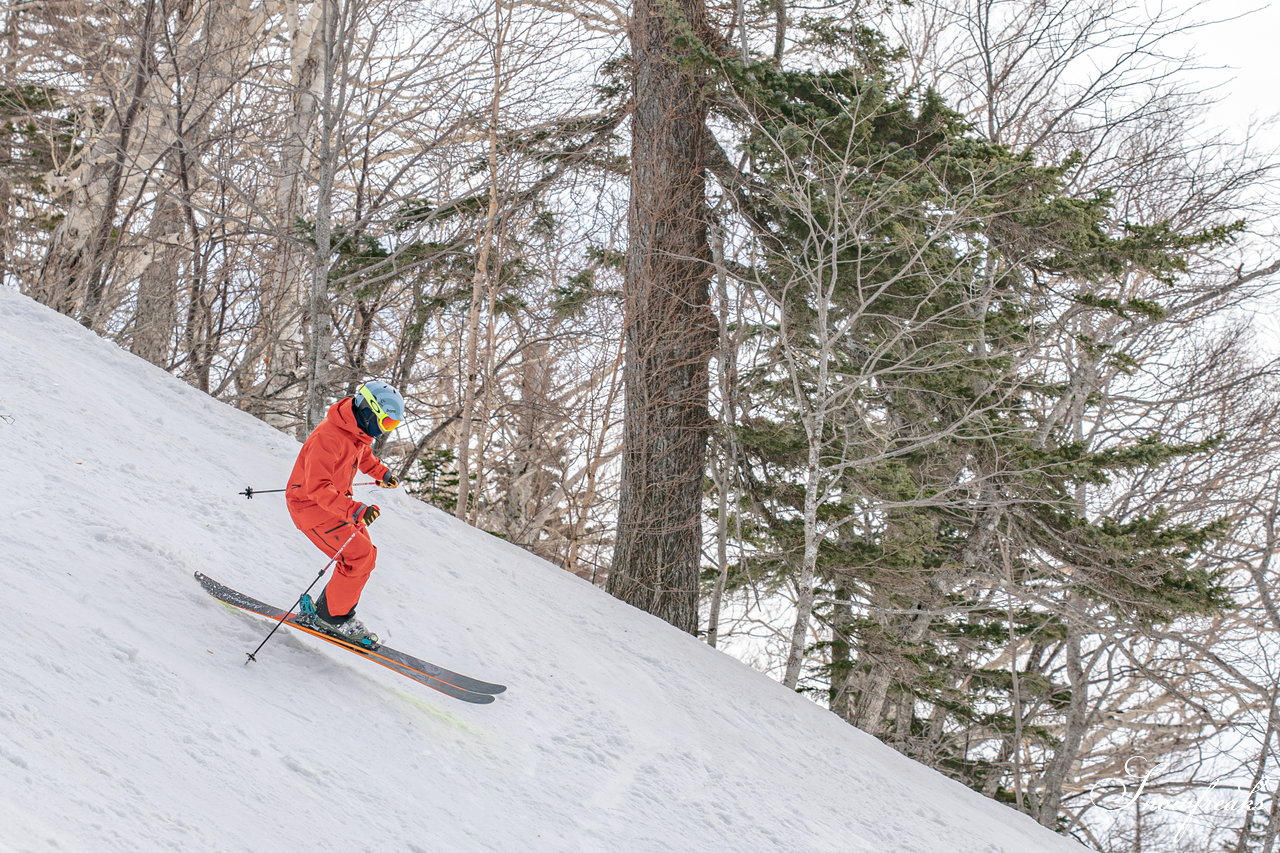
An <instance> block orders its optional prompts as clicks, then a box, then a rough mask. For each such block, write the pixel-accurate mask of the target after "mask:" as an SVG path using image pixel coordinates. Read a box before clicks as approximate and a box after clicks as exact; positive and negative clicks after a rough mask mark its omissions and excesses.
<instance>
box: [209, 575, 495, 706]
mask: <svg viewBox="0 0 1280 853" xmlns="http://www.w3.org/2000/svg"><path fill="white" fill-rule="evenodd" d="M195 575H196V580H197V581H199V582H200V585H201V586H202V587H204V590H205V592H207V593H209V594H210V595H212V596H213V597H214V598H216V599H218V600H219V601H222V602H225V603H227V604H230V605H232V606H233V607H238V608H240V609H241V610H244V611H247V612H249V613H256V614H257V615H259V616H265V617H266V618H268V619H271V620H274V621H276V622H280V621H282V620H283V624H285V625H288V626H289V627H291V628H294V629H296V630H298V631H302V632H303V633H306V634H310V635H311V636H313V637H319V638H320V639H321V640H324V641H325V642H327V643H331V644H332V645H335V646H338V647H339V648H343V649H346V650H347V651H349V652H352V653H354V654H357V655H359V656H360V657H363V658H368V659H369V660H371V661H373V662H374V663H376V664H379V665H380V666H384V667H386V668H387V669H389V670H392V671H393V672H398V673H400V674H401V675H403V676H405V677H406V678H411V679H413V680H414V681H417V682H418V683H420V684H425V685H426V686H427V687H430V688H431V689H433V690H437V691H439V692H441V693H444V694H445V695H447V696H452V697H453V698H455V699H461V700H462V701H463V702H471V703H473V704H476V705H486V704H488V703H490V702H492V701H494V696H495V695H496V694H499V693H502V692H503V691H505V690H506V689H507V688H506V686H505V685H502V684H495V683H493V682H491V681H481V680H480V679H478V678H472V677H471V676H468V675H463V674H461V673H458V672H453V671H452V670H448V669H445V668H444V667H442V666H437V665H436V664H433V663H428V662H427V661H424V660H420V659H418V658H416V657H414V656H413V655H409V654H405V653H404V652H402V651H399V650H397V649H393V648H390V647H389V646H384V645H378V646H375V647H373V648H366V647H364V646H360V645H357V644H355V643H352V642H349V641H347V640H345V639H343V638H341V637H336V636H334V635H332V634H329V633H326V632H324V631H320V630H317V629H316V628H313V627H310V626H308V625H305V624H303V623H302V622H300V621H298V616H299V614H296V613H291V612H290V613H286V612H285V611H284V610H281V609H280V608H278V607H273V606H272V605H270V604H265V603H263V602H261V601H258V600H257V599H256V598H251V597H250V596H247V595H245V594H244V593H242V592H239V591H238V590H234V589H232V588H231V587H229V586H226V585H224V584H220V583H218V582H217V581H215V580H213V579H212V578H210V577H208V576H207V575H205V574H203V573H201V572H196V573H195ZM248 658H249V660H250V661H252V660H256V658H255V657H254V656H253V654H252V653H250V654H249V655H248Z"/></svg>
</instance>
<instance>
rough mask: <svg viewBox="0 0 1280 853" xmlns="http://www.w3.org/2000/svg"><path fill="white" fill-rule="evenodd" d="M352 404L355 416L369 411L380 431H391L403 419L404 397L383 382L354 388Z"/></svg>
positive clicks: (369, 383) (368, 383) (367, 383)
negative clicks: (354, 393) (354, 394)
mask: <svg viewBox="0 0 1280 853" xmlns="http://www.w3.org/2000/svg"><path fill="white" fill-rule="evenodd" d="M353 405H354V406H355V409H356V415H357V416H359V415H361V414H363V413H364V412H365V411H367V412H369V413H370V414H371V415H372V416H373V418H372V419H373V420H374V421H375V422H376V423H377V425H378V429H380V430H381V431H382V432H391V431H392V430H393V429H395V428H396V427H398V426H400V422H401V421H403V420H404V397H401V396H400V392H399V391H397V390H396V389H394V388H392V387H391V386H390V385H388V384H387V383H385V382H366V383H365V384H363V385H361V386H360V387H359V388H357V389H356V396H355V398H354V402H353Z"/></svg>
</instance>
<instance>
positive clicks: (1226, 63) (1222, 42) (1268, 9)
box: [1193, 0, 1280, 144]
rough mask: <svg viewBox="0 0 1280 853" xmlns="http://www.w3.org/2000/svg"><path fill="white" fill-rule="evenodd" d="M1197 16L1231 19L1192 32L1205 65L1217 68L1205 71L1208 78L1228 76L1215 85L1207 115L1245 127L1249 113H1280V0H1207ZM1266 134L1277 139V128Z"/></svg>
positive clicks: (1279, 139) (1262, 115) (1263, 115)
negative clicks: (1215, 97) (1213, 101)
mask: <svg viewBox="0 0 1280 853" xmlns="http://www.w3.org/2000/svg"><path fill="white" fill-rule="evenodd" d="M1251 10H1253V11H1251ZM1246 13H1249V14H1246ZM1200 16H1201V17H1206V18H1213V19H1225V18H1234V20H1227V21H1224V22H1223V23H1219V24H1214V25H1212V26H1210V27H1206V28H1204V29H1201V30H1198V31H1197V32H1196V38H1195V41H1194V47H1193V49H1195V50H1196V51H1197V52H1198V53H1200V54H1201V56H1202V58H1203V60H1204V62H1205V64H1206V65H1210V66H1218V67H1219V68H1220V70H1215V71H1206V77H1207V78H1208V79H1211V80H1212V81H1214V82H1220V81H1221V82H1226V81H1231V82H1230V83H1228V84H1227V85H1226V86H1224V87H1223V88H1222V89H1220V90H1219V93H1220V94H1221V96H1222V97H1221V100H1220V101H1219V102H1218V104H1217V105H1216V106H1215V107H1214V108H1213V109H1212V111H1211V114H1210V118H1211V119H1212V120H1213V121H1214V122H1215V123H1218V124H1223V125H1229V126H1235V127H1244V126H1247V124H1248V122H1249V120H1250V118H1266V117H1270V116H1272V115H1275V114H1276V113H1278V112H1280V3H1272V2H1266V0H1207V2H1204V3H1202V4H1201V6H1200ZM1268 136H1269V137H1270V138H1271V139H1272V140H1275V141H1276V142H1277V143H1278V144H1280V132H1278V129H1276V128H1272V129H1270V131H1269V133H1268Z"/></svg>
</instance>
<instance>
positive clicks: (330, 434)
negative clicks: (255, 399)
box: [285, 397, 388, 524]
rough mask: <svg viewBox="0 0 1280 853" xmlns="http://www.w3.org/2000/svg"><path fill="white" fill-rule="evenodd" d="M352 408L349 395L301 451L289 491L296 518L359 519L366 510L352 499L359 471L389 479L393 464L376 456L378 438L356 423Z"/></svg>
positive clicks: (317, 521)
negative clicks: (374, 443) (375, 447)
mask: <svg viewBox="0 0 1280 853" xmlns="http://www.w3.org/2000/svg"><path fill="white" fill-rule="evenodd" d="M351 404H352V400H351V398H350V397H346V398H344V399H342V400H339V401H338V402H336V403H334V404H333V405H332V406H330V407H329V411H328V412H327V413H326V414H325V417H324V420H322V421H321V422H320V424H319V425H318V426H317V427H316V428H315V429H314V430H313V431H312V432H311V435H309V436H308V437H307V440H306V441H305V442H304V443H303V445H302V450H301V451H299V452H298V460H297V461H296V462H295V463H294V465H293V472H292V473H290V474H289V490H288V491H287V492H286V493H285V497H286V500H287V501H288V504H289V512H290V513H291V514H292V515H293V516H294V517H295V520H296V519H297V518H298V517H299V516H301V517H303V518H304V519H307V520H312V519H314V521H315V523H317V524H318V523H320V522H322V521H324V520H326V519H339V520H343V521H353V520H354V519H355V517H356V516H357V515H358V514H359V513H361V512H363V511H364V508H365V505H364V504H362V503H360V502H358V501H355V500H352V498H351V484H352V482H353V481H354V480H355V476H356V471H363V472H364V473H366V474H368V475H369V476H371V477H373V479H375V480H381V479H383V478H384V477H386V476H387V473H388V471H387V466H386V465H384V464H382V462H381V460H379V459H378V458H377V457H376V456H374V455H373V449H372V445H373V438H372V437H371V436H369V434H368V433H366V432H365V431H364V430H362V429H360V426H359V424H357V423H356V416H355V412H354V411H353V410H352V405H351Z"/></svg>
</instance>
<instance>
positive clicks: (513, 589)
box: [0, 288, 1083, 853]
mask: <svg viewBox="0 0 1280 853" xmlns="http://www.w3.org/2000/svg"><path fill="white" fill-rule="evenodd" d="M0 416H5V417H3V418H0V471H2V472H3V474H4V485H5V488H4V490H3V494H0V553H2V555H3V556H2V558H0V613H3V617H4V626H5V633H6V634H7V635H8V637H9V638H10V639H9V643H8V647H7V649H5V651H4V652H3V654H0V850H18V851H45V850H60V851H104V850H106V851H115V850H120V851H125V850H127V851H151V850H180V851H200V853H209V851H279V850H319V851H380V853H381V851H424V853H437V852H438V851H448V853H459V852H462V851H489V850H493V851H515V852H516V853H519V851H609V853H632V851H655V852H656V851H663V852H664V853H665V851H700V853H718V851H739V853H762V852H763V851H803V853H810V852H811V851H812V853H817V851H840V853H856V851H866V852H867V853H891V851H921V853H948V851H984V853H985V852H986V851H990V852H991V853H994V851H1008V853H1039V851H1045V853H1055V851H1061V852H1062V853H1066V851H1079V850H1082V849H1083V848H1081V847H1079V846H1078V845H1076V844H1075V843H1074V842H1071V841H1069V840H1066V839H1064V838H1061V837H1059V836H1056V835H1054V834H1053V833H1051V832H1049V831H1047V830H1045V829H1043V828H1041V827H1039V826H1037V825H1036V824H1035V823H1034V822H1033V821H1031V820H1030V819H1028V818H1027V817H1025V816H1023V815H1021V814H1018V813H1016V812H1015V811H1013V810H1012V809H1009V808H1006V807H1005V806H1002V805H999V804H997V803H995V802H992V801H990V800H987V799H985V798H983V797H982V796H980V795H978V794H976V793H974V792H972V791H970V790H968V789H966V788H965V787H963V786H962V785H959V784H957V783H955V782H952V781H950V780H948V779H946V778H944V777H943V776H941V775H940V774H938V773H935V772H934V771H932V770H929V769H927V768H925V767H923V766H921V765H919V764H916V763H914V762H912V761H909V760H908V759H906V758H904V757H902V756H900V755H898V754H897V753H895V752H893V751H892V750H890V749H888V748H887V747H885V746H883V745H881V744H880V743H879V742H878V741H876V740H874V739H873V738H871V737H868V736H867V735H865V734H863V733H861V732H859V731H857V730H856V729H853V728H851V727H849V726H847V725H845V724H843V723H841V722H840V721H839V720H838V719H836V717H834V716H833V715H831V714H829V713H827V712H826V711H824V710H822V709H821V708H819V707H817V706H816V705H814V704H813V703H811V702H809V701H807V700H806V699H804V698H802V697H800V696H797V695H795V694H793V693H791V692H789V691H788V690H786V689H785V688H783V687H782V686H781V685H779V684H777V683H775V682H773V681H771V680H770V679H768V678H766V677H765V676H763V675H761V674H759V673H757V672H755V671H753V670H751V669H749V668H748V667H746V666H744V665H743V664H741V663H739V662H737V661H736V660H733V659H731V658H730V657H728V656H726V655H724V654H722V653H720V652H717V651H715V650H713V649H710V648H708V647H707V646H706V645H704V644H702V643H700V642H698V641H697V640H695V639H694V638H692V637H689V636H687V635H685V634H683V633H681V632H679V631H677V630H675V629H674V628H671V627H670V626H668V625H666V624H664V623H662V622H660V621H658V620H657V619H654V618H652V617H650V616H648V615H647V614H644V613H641V612H639V611H636V610H634V609H632V608H630V607H628V606H626V605H624V604H622V603H620V602H618V601H615V600H613V599H612V598H610V597H609V596H608V595H606V594H605V593H604V592H602V591H601V590H599V589H596V588H594V587H593V586H591V585H590V584H588V583H586V582H584V581H581V580H578V579H577V578H575V577H573V576H571V575H569V574H567V573H565V572H562V571H560V570H558V569H556V568H555V567H554V566H551V565H549V564H547V563H545V562H543V561H541V560H539V559H537V558H535V557H532V556H530V555H529V554H527V553H525V552H523V551H521V550H519V549H518V548H515V547H514V546H511V545H509V544H507V543H505V542H502V541H501V540H498V539H496V538H494V537H492V536H489V535H487V534H485V533H482V532H480V531H477V530H474V529H471V528H469V527H467V526H466V525H463V524H461V523H459V522H458V521H456V520H454V519H453V518H451V517H449V516H447V515H446V514H444V513H441V512H439V511H436V510H434V509H432V508H431V507H428V506H426V505H424V504H421V503H419V502H417V501H414V500H413V499H411V498H409V497H408V496H406V495H404V494H402V493H399V492H395V493H391V492H381V491H379V492H378V493H377V495H376V498H375V499H376V500H377V501H378V502H379V504H380V505H381V506H382V507H383V510H384V512H383V516H382V518H381V519H379V520H378V522H377V523H376V524H375V525H374V526H373V528H372V531H371V532H372V534H373V537H374V540H375V541H376V543H377V544H378V547H379V568H378V570H377V571H376V572H375V573H374V576H373V578H372V580H371V581H370V584H369V586H368V588H367V589H366V592H365V596H364V599H363V601H362V603H361V607H360V610H361V615H362V616H363V617H364V619H365V621H366V622H368V623H369V624H370V626H371V627H372V628H374V629H375V630H377V631H379V632H380V633H381V634H382V636H383V639H384V641H385V642H387V643H389V644H390V645H393V646H396V647H398V648H401V649H404V650H406V651H409V652H413V653H417V654H420V655H421V656H423V657H424V658H426V659H428V660H432V661H435V662H437V663H440V664H443V665H445V666H448V667H451V668H454V669H458V670H460V671H462V672H466V673H469V674H473V675H476V676H479V677H482V678H491V679H492V680H495V681H501V682H504V683H506V684H508V685H509V686H510V689H509V690H508V692H507V693H506V694H504V695H502V696H500V697H499V698H498V701H497V702H495V703H494V704H492V705H488V706H472V705H466V704H463V703H461V702H458V701H456V700H453V699H450V698H448V697H446V696H443V695H441V694H438V693H435V692H434V691H432V690H429V689H428V688H426V687H423V686H420V685H418V684H415V683H414V682H412V681H410V680H408V679H406V678H403V677H401V676H399V675H396V674H395V673H392V672H389V671H387V670H384V669H381V668H380V667H377V666H375V665H373V664H371V663H369V662H367V661H363V660H360V659H359V658H357V657H355V656H353V655H351V654H349V653H346V652H344V651H342V650H339V649H333V648H331V647H328V646H326V645H325V644H323V643H320V642H318V641H315V640H314V639H312V638H309V637H305V636H303V635H300V634H298V633H296V632H292V631H287V632H282V633H280V634H277V635H276V637H275V638H273V639H272V640H271V643H270V644H269V645H268V646H267V647H266V648H265V649H264V650H263V652H262V653H261V654H259V656H258V658H259V659H258V662H257V663H253V664H250V665H245V663H244V661H245V652H246V651H248V650H250V649H252V648H253V647H254V646H255V645H256V644H257V643H258V641H259V640H260V639H261V637H262V636H263V635H264V634H265V631H266V630H267V628H268V627H269V626H268V625H267V623H265V622H264V621H262V620H259V619H257V618H255V617H252V616H250V615H247V614H244V613H240V612H236V611H232V610H229V609H227V608H226V607H224V606H222V605H219V604H218V603H217V602H215V601H214V600H213V599H211V598H210V597H209V596H207V595H206V594H205V593H204V592H203V591H202V590H201V589H200V587H199V586H198V585H197V584H196V582H195V580H194V579H193V577H192V575H193V573H194V572H195V571H197V570H198V571H203V572H205V573H207V574H209V575H210V576H212V577H214V578H216V579H218V580H221V581H223V582H224V583H227V584H229V585H232V586H235V587H237V588H239V589H241V590H242V591H244V592H246V593H248V594H250V595H253V596H255V597H258V598H261V599H263V600H266V601H270V602H272V603H275V604H279V605H286V604H288V603H289V602H290V601H292V600H293V598H294V597H295V596H296V595H297V593H298V592H299V591H300V590H301V588H302V587H305V586H306V584H307V583H309V582H310V580H311V579H312V578H313V577H314V576H315V574H316V572H317V571H318V570H319V569H320V567H321V566H322V565H323V564H324V559H323V558H322V557H321V555H320V554H319V552H318V551H317V550H315V548H313V547H312V546H311V544H310V543H308V542H307V541H306V540H305V539H304V537H303V536H302V535H301V534H300V533H298V532H297V531H296V530H295V529H294V528H293V526H292V525H291V524H290V522H289V518H288V515H287V513H286V511H285V508H284V504H283V502H282V501H281V500H280V497H279V496H278V495H263V496H260V497H256V498H254V499H253V500H251V501H247V500H245V499H244V498H243V497H239V496H237V494H236V492H237V491H239V490H241V489H243V488H244V487H245V486H246V485H248V484H251V485H253V486H254V487H255V488H271V487H278V486H280V485H282V484H283V482H284V479H285V477H286V476H287V474H288V472H289V469H290V466H291V465H292V462H293V459H294V455H295V454H296V452H297V448H298V445H297V443H296V442H295V441H294V440H293V439H292V438H290V437H289V436H286V435H284V434H282V433H279V432H277V431H275V430H273V429H272V428H270V427H268V426H267V425H266V424H263V423H261V422H259V421H257V420H255V419H254V418H252V417H250V416H249V415H246V414H244V413H242V412H239V411H236V410H234V409H232V408H230V407H228V406H225V405H223V404H221V403H218V402H216V401H214V400H213V399H211V398H209V397H207V396H205V395H203V394H201V393H200V392H198V391H196V390H195V389H193V388H190V387H188V386H186V385H184V384H183V383H182V382H180V381H178V380H177V379H174V378H172V377H170V376H168V375H167V374H165V373H164V372H163V371H161V370H159V369H157V368H155V367H153V366H151V365H149V364H146V363H144V362H142V361H140V360H139V359H136V358H134V357H133V356H131V355H129V354H128V353H126V352H123V351H122V350H120V349H118V348H117V347H115V346H113V345H112V344H110V343H108V342H106V341H103V340H101V339H98V338H96V337H95V336H93V335H92V334H90V333H89V332H87V331H85V330H84V329H82V328H81V327H79V326H78V325H76V324H75V323H74V322H72V321H70V320H68V319H66V318H65V317H62V316H59V315H57V314H55V313H53V312H51V311H49V310H47V309H45V308H43V307H41V306H38V305H37V304H36V303H34V302H32V301H30V300H28V299H26V298H25V297H22V296H19V295H18V294H16V293H15V292H13V291H12V290H9V289H4V288H0Z"/></svg>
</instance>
